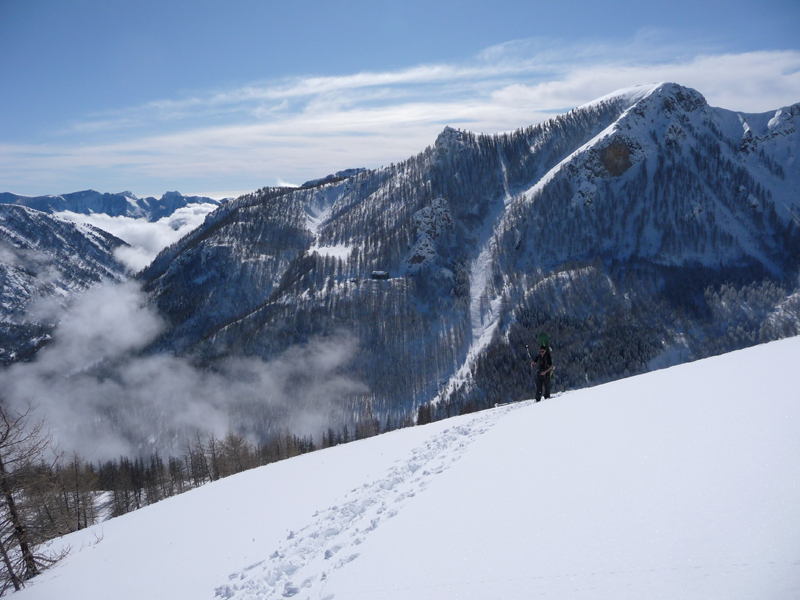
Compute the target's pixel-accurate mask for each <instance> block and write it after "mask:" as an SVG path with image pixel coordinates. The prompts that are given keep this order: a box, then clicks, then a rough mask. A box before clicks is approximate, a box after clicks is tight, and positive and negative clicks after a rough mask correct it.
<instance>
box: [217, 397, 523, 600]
mask: <svg viewBox="0 0 800 600" xmlns="http://www.w3.org/2000/svg"><path fill="white" fill-rule="evenodd" d="M520 405H521V404H514V405H508V406H505V407H502V408H500V409H495V410H492V411H487V412H485V413H483V414H481V415H478V416H475V417H474V418H473V419H471V420H469V421H468V422H466V423H463V424H460V425H456V426H453V427H449V428H447V429H445V430H443V431H441V432H440V433H438V434H436V435H435V436H434V437H432V438H430V439H428V440H427V441H425V443H424V444H422V445H420V446H418V447H416V448H414V449H413V450H412V451H411V453H410V454H409V456H407V457H406V458H405V459H403V460H401V461H398V463H397V466H394V467H392V468H391V469H389V470H388V471H387V472H386V473H385V474H384V475H383V476H382V477H379V478H377V479H375V480H373V481H370V482H367V483H364V484H363V485H362V486H361V487H357V488H354V489H353V490H351V491H350V493H348V494H346V495H345V499H344V500H343V501H342V502H341V503H339V504H337V505H335V506H331V507H330V508H328V509H326V510H323V511H321V512H318V513H317V514H315V515H313V517H311V519H310V522H309V523H308V524H307V525H305V526H303V527H302V528H300V529H298V530H296V531H291V532H289V535H288V537H287V539H286V540H284V541H283V542H282V543H280V544H279V547H278V548H275V550H274V552H272V553H271V554H270V555H269V556H268V557H266V556H265V558H264V559H263V560H261V561H259V562H256V563H254V564H251V565H249V566H247V567H245V568H244V569H242V570H241V571H238V572H235V573H231V574H230V575H229V576H228V582H227V583H225V584H223V585H220V586H218V587H217V588H216V590H215V592H216V593H215V596H216V597H220V598H224V599H225V600H233V599H235V600H267V599H271V598H290V597H293V596H299V597H300V598H320V599H327V598H330V597H329V596H325V595H324V587H325V582H326V580H327V578H328V577H329V576H330V575H332V574H333V573H335V572H336V571H337V570H339V569H341V568H342V567H344V566H345V565H347V564H348V563H350V562H352V561H354V560H356V559H357V558H358V556H359V546H360V544H361V543H362V542H363V541H364V540H365V539H366V538H367V537H368V536H369V535H370V533H371V532H373V531H375V530H376V529H377V528H378V527H380V526H381V524H382V523H384V522H386V521H387V520H388V519H391V518H392V517H394V516H396V515H397V514H398V512H399V511H401V510H402V509H403V507H404V506H405V505H406V504H407V503H408V502H410V501H411V500H412V499H413V498H414V497H415V496H416V495H417V494H419V493H421V492H423V491H424V490H425V488H426V487H427V486H428V485H429V484H430V482H431V481H432V479H433V478H434V477H436V476H437V475H439V474H440V473H442V472H444V471H446V470H447V469H449V468H450V466H451V465H452V464H453V463H455V462H456V461H458V460H459V459H460V458H461V456H462V455H463V454H464V452H465V451H466V449H467V447H468V446H469V445H470V444H471V443H472V442H473V441H474V440H475V439H476V438H477V437H478V436H479V435H481V434H483V433H485V432H486V431H487V430H488V429H490V428H491V427H492V426H493V425H494V424H495V422H496V421H497V420H498V419H499V418H500V417H501V416H502V415H503V414H505V413H507V412H508V411H509V410H514V409H515V408H517V407H519V406H520Z"/></svg>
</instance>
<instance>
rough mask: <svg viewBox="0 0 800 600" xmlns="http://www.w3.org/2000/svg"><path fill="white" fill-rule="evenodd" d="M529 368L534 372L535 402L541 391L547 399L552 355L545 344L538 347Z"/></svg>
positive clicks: (538, 398)
mask: <svg viewBox="0 0 800 600" xmlns="http://www.w3.org/2000/svg"><path fill="white" fill-rule="evenodd" d="M531 369H534V372H535V373H536V402H539V401H540V400H541V399H542V391H544V399H545V400H547V399H548V398H549V397H550V373H551V372H552V371H553V357H552V356H551V355H550V351H549V350H548V349H547V346H545V345H542V346H540V347H539V356H537V357H536V358H534V359H533V362H532V363H531Z"/></svg>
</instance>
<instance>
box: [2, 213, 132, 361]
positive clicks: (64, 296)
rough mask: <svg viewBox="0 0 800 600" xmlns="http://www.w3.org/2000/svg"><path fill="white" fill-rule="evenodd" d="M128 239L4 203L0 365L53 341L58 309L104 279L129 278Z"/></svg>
mask: <svg viewBox="0 0 800 600" xmlns="http://www.w3.org/2000/svg"><path fill="white" fill-rule="evenodd" d="M124 245H125V242H123V241H122V240H120V239H118V238H115V237H114V236H112V235H110V234H108V233H106V232H105V231H102V230H100V229H97V228H95V227H92V226H90V225H76V224H75V223H72V222H70V221H67V220H65V219H60V218H57V217H54V216H51V215H48V214H46V213H43V212H40V211H38V210H33V209H31V208H27V207H24V206H15V205H5V204H0V364H6V363H9V362H13V361H15V360H20V359H24V358H28V357H30V356H31V355H32V354H33V353H35V352H36V350H37V349H38V348H39V347H40V346H41V345H42V344H43V343H45V342H46V341H47V340H48V339H49V334H50V331H51V329H52V325H53V322H52V317H53V313H54V308H55V307H56V306H59V305H62V304H63V303H65V302H66V301H67V300H68V298H69V297H70V296H71V295H72V294H74V293H75V292H78V291H82V290H86V289H88V288H89V287H91V286H93V285H95V284H97V283H98V282H100V281H104V280H112V281H122V280H124V279H127V274H126V268H125V266H124V265H123V264H122V263H120V262H119V261H118V260H117V259H116V258H115V257H114V251H115V250H116V249H118V248H120V247H122V246H124Z"/></svg>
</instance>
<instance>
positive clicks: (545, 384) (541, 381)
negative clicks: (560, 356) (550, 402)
mask: <svg viewBox="0 0 800 600" xmlns="http://www.w3.org/2000/svg"><path fill="white" fill-rule="evenodd" d="M543 390H544V399H545V400H547V399H548V398H549V397H550V373H546V374H545V375H542V374H541V373H538V374H537V375H536V401H537V402H538V401H539V400H541V399H542V391H543Z"/></svg>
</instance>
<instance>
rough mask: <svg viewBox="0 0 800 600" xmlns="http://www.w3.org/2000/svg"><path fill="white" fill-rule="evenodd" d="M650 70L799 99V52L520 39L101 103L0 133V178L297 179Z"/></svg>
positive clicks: (510, 119) (728, 93)
mask: <svg viewBox="0 0 800 600" xmlns="http://www.w3.org/2000/svg"><path fill="white" fill-rule="evenodd" d="M657 81H675V82H677V83H680V84H682V85H687V86H689V87H693V88H695V89H697V90H698V91H700V92H701V93H702V94H703V95H705V97H706V98H707V100H708V101H709V103H710V104H712V105H714V106H722V107H725V108H729V109H732V110H740V111H746V112H763V111H767V110H773V109H777V108H779V107H781V106H785V105H788V104H792V103H794V102H797V101H798V100H800V51H796V50H787V51H781V52H778V51H774V52H772V51H771V52H767V51H764V52H749V53H740V54H730V53H715V52H713V51H712V50H709V49H701V50H698V51H696V52H695V53H693V54H692V53H690V52H689V51H687V50H686V49H685V48H679V47H676V46H673V45H670V43H669V42H666V41H665V40H664V38H663V36H661V35H660V34H659V33H658V32H652V31H648V32H641V34H640V35H639V36H637V38H636V39H634V40H632V41H631V42H629V43H627V44H623V45H620V44H610V43H604V42H602V41H601V42H595V43H586V44H582V45H578V44H573V45H565V44H556V43H552V42H550V43H547V42H546V41H544V40H541V39H537V40H520V41H514V42H509V43H507V44H501V45H498V46H495V47H492V48H489V49H487V50H486V51H484V52H483V53H481V54H480V55H479V56H477V57H476V58H475V59H474V60H472V61H470V62H468V63H465V64H461V65H446V64H445V65H420V66H417V67H414V68H410V69H401V70H398V71H386V72H372V73H369V72H365V73H355V74H352V75H347V76H336V77H298V78H294V79H291V80H282V81H277V82H266V83H261V84H254V85H249V86H244V87H241V88H237V89H232V90H227V91H216V92H213V93H209V94H208V95H206V96H196V97H191V98H184V99H168V100H164V101H158V102H151V103H148V104H146V105H143V106H139V107H134V108H131V109H127V110H123V111H117V112H116V113H113V114H105V115H99V116H98V117H97V119H96V120H95V121H90V122H88V123H84V124H83V125H81V126H80V129H81V135H80V137H79V138H76V140H75V142H74V143H72V144H70V143H60V144H50V145H43V146H32V145H28V146H25V147H23V146H11V145H5V146H2V145H0V179H2V180H4V181H6V182H9V183H11V184H14V185H15V186H16V187H17V188H18V187H19V186H20V185H21V182H24V181H26V180H28V181H32V180H39V179H42V180H44V181H47V180H48V179H47V178H50V180H52V179H53V178H54V177H57V175H54V173H55V174H67V175H69V176H73V179H74V176H75V174H76V173H79V172H83V171H85V170H86V169H91V170H92V171H94V172H96V173H102V174H103V176H113V177H114V178H116V180H117V181H119V183H117V184H115V185H110V186H109V187H110V188H112V189H117V188H119V189H122V188H130V187H134V186H130V185H128V184H126V183H125V182H130V181H147V182H151V183H149V184H148V187H150V188H153V187H159V186H156V185H155V184H153V183H152V182H154V181H159V182H164V183H162V185H161V186H160V187H164V188H168V187H170V183H169V182H170V181H175V180H176V179H179V180H181V181H192V182H194V183H192V186H198V185H203V186H208V185H219V183H217V184H209V183H206V182H208V181H211V180H214V181H216V182H225V183H223V185H231V186H237V187H250V186H252V187H253V188H257V187H261V186H263V185H269V184H274V183H275V182H277V181H278V179H279V178H280V179H281V180H288V181H305V180H307V179H313V178H315V177H321V176H324V175H326V174H328V173H331V172H334V171H337V170H340V169H343V168H349V167H362V166H363V167H378V166H381V165H385V164H388V163H390V162H397V161H399V160H403V159H405V158H407V157H409V156H411V155H413V154H415V153H417V152H419V151H421V150H422V149H424V148H425V147H426V146H427V145H429V144H431V143H432V142H433V140H434V139H435V137H436V135H437V134H438V133H439V132H440V131H441V129H442V128H443V127H444V125H446V124H447V125H451V126H456V127H462V128H465V129H469V130H472V131H478V132H487V133H491V132H497V131H509V130H513V129H516V128H519V127H523V126H527V125H531V124H534V123H537V122H540V121H542V120H545V119H547V118H549V117H551V116H553V114H554V113H555V112H561V111H564V110H567V109H569V108H572V107H575V106H578V105H580V104H583V103H586V102H590V101H592V100H593V99H595V98H597V97H599V96H603V95H605V94H608V93H610V92H612V91H614V90H616V89H619V88H625V87H630V86H632V85H637V84H642V83H651V82H657ZM95 130H97V131H99V130H102V131H103V135H102V137H96V136H95V134H94V133H92V132H93V131H95ZM68 137H69V136H66V134H65V137H64V139H67V138H68ZM109 139H114V141H111V142H109V141H107V140H109ZM101 140H103V141H101ZM109 174H111V175H109ZM95 187H97V186H95ZM172 187H174V186H172Z"/></svg>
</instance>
